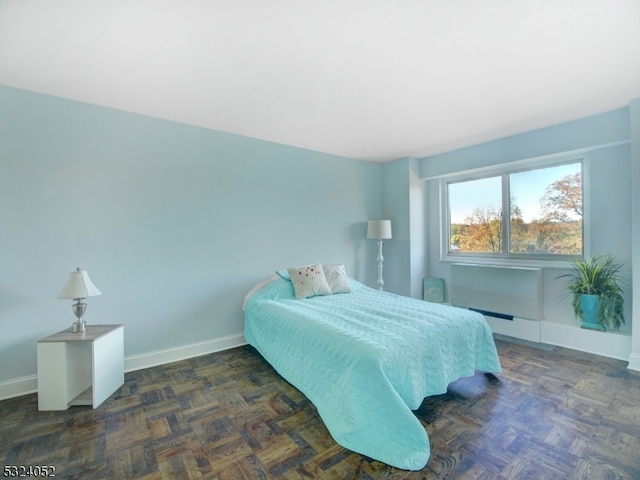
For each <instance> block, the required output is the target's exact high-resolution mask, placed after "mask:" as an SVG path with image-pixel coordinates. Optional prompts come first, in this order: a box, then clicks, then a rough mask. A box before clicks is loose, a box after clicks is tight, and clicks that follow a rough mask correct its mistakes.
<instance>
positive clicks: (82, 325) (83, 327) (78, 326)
mask: <svg viewBox="0 0 640 480" xmlns="http://www.w3.org/2000/svg"><path fill="white" fill-rule="evenodd" d="M71 331H72V332H73V333H82V332H86V331H87V322H83V321H82V320H78V321H77V322H73V324H72V325H71Z"/></svg>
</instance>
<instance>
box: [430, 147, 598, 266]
mask: <svg viewBox="0 0 640 480" xmlns="http://www.w3.org/2000/svg"><path fill="white" fill-rule="evenodd" d="M575 163H579V164H580V170H581V179H582V209H583V211H582V213H583V216H582V254H577V255H558V254H544V253H510V252H509V249H510V245H511V239H510V218H509V216H510V210H509V208H505V206H507V207H509V202H510V191H509V175H511V174H515V173H522V172H527V171H534V170H540V169H545V168H550V167H556V166H561V165H568V164H575ZM490 177H500V178H501V185H502V192H501V193H502V196H501V198H502V205H501V207H502V242H503V247H502V252H500V253H492V252H451V251H450V240H451V232H450V228H451V210H450V206H449V184H451V183H460V182H465V181H472V180H480V179H483V178H490ZM588 186H589V159H588V157H587V156H586V155H571V156H567V157H564V158H553V159H549V160H546V161H544V160H540V159H534V160H526V161H522V162H514V163H512V164H503V165H500V166H497V167H493V168H483V169H476V170H469V171H465V172H459V173H456V174H451V175H445V176H443V177H441V178H440V181H439V187H440V222H439V223H440V259H441V260H442V261H450V262H458V263H469V262H471V263H478V264H489V265H518V266H557V267H561V268H562V267H566V265H567V263H568V262H571V261H572V260H575V259H576V258H581V257H584V256H588V255H589V252H590V251H591V246H590V241H589V240H590V237H591V236H590V234H589V231H590V221H589V218H590V208H589V204H590V202H589V188H588Z"/></svg>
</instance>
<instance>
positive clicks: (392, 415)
mask: <svg viewBox="0 0 640 480" xmlns="http://www.w3.org/2000/svg"><path fill="white" fill-rule="evenodd" d="M351 287H352V290H353V291H352V292H351V293H346V294H335V295H327V296H317V297H312V298H307V299H303V300H296V299H295V296H294V291H293V286H292V284H291V282H290V281H287V280H284V279H282V278H278V279H274V280H273V281H271V282H270V283H268V284H266V286H264V287H262V288H261V289H259V290H258V291H257V292H256V293H253V294H252V295H251V296H250V297H249V298H248V299H247V301H246V304H245V338H246V340H247V342H249V344H251V345H253V346H254V347H255V348H256V349H257V350H258V351H259V352H260V353H261V354H262V356H263V357H264V358H265V359H266V360H267V361H268V362H269V363H270V364H271V365H272V366H273V367H274V368H275V369H276V371H278V372H279V373H280V375H282V377H284V378H285V379H286V380H287V381H289V382H290V383H291V384H293V385H294V386H295V387H296V388H298V389H299V390H300V391H301V392H302V393H303V394H304V395H306V397H307V398H308V399H309V400H311V402H313V404H314V405H315V406H316V408H317V409H318V413H319V414H320V416H321V418H322V420H323V421H324V423H325V425H326V427H327V429H328V430H329V432H330V433H331V435H332V436H333V438H334V439H335V441H336V442H338V443H339V444H340V445H342V446H344V447H346V448H348V449H350V450H353V451H355V452H358V453H361V454H363V455H366V456H368V457H371V458H373V459H376V460H379V461H381V462H384V463H387V464H389V465H392V466H394V467H398V468H402V469H407V470H420V469H422V468H423V467H424V466H425V465H426V463H427V460H428V459H429V455H430V447H429V439H428V437H427V433H426V431H425V428H424V427H423V426H422V424H421V423H420V421H419V420H418V419H417V417H416V416H415V415H414V413H413V412H412V410H416V409H417V408H418V407H419V406H420V404H421V403H422V401H423V399H424V398H425V397H427V396H430V395H437V394H442V393H445V392H446V390H447V386H448V385H449V383H451V382H453V381H455V380H457V379H459V378H462V377H468V376H472V375H474V374H475V371H476V370H481V371H486V372H493V373H499V372H500V371H501V367H500V360H499V358H498V354H497V351H496V347H495V343H494V341H493V337H492V334H491V330H490V329H489V326H488V325H487V323H486V321H485V319H484V317H483V316H482V315H480V314H479V313H476V312H472V311H469V310H464V309H459V308H454V307H449V306H446V305H440V304H436V303H430V302H424V301H422V300H418V299H414V298H408V297H403V296H400V295H395V294H392V293H387V292H381V291H379V290H374V289H372V288H369V287H366V286H365V285H363V284H361V283H359V282H357V281H355V280H351Z"/></svg>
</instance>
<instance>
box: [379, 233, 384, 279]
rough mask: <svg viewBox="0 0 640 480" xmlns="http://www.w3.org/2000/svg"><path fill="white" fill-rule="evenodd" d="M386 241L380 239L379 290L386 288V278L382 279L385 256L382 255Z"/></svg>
mask: <svg viewBox="0 0 640 480" xmlns="http://www.w3.org/2000/svg"><path fill="white" fill-rule="evenodd" d="M383 244H384V241H382V239H379V240H378V290H384V288H383V287H384V280H382V262H383V261H384V257H383V256H382V245H383Z"/></svg>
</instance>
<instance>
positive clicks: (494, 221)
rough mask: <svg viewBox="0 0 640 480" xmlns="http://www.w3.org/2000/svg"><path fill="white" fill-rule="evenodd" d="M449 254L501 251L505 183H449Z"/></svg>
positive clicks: (496, 180)
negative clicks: (503, 187) (503, 188)
mask: <svg viewBox="0 0 640 480" xmlns="http://www.w3.org/2000/svg"><path fill="white" fill-rule="evenodd" d="M448 191H449V218H450V224H449V252H450V253H455V252H482V253H500V252H501V251H502V193H501V192H502V180H501V178H500V177H490V178H483V179H480V180H471V181H468V182H458V183H450V184H449V186H448Z"/></svg>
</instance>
